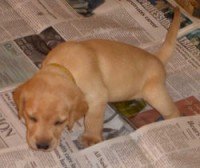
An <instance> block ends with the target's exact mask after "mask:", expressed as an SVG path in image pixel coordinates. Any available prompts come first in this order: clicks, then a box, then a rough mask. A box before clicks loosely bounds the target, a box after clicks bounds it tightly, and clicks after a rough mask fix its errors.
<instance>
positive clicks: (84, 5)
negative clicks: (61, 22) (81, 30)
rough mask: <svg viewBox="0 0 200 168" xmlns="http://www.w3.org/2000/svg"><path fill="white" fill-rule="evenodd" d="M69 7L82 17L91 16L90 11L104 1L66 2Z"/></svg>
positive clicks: (73, 0) (78, 0)
mask: <svg viewBox="0 0 200 168" xmlns="http://www.w3.org/2000/svg"><path fill="white" fill-rule="evenodd" d="M66 1H67V2H68V3H69V5H70V6H71V7H72V8H74V9H75V10H76V11H77V12H78V13H80V14H82V15H84V16H91V15H92V14H93V13H92V11H93V10H94V9H95V8H96V7H98V6H99V5H101V4H102V3H103V2H104V1H105V0H66Z"/></svg>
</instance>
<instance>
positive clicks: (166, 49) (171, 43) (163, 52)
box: [156, 7, 181, 64]
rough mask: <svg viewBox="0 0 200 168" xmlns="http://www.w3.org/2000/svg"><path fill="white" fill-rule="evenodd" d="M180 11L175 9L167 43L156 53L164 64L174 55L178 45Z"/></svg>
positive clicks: (166, 38)
mask: <svg viewBox="0 0 200 168" xmlns="http://www.w3.org/2000/svg"><path fill="white" fill-rule="evenodd" d="M180 15H181V12H180V9H179V8H178V7H175V8H174V18H173V21H172V23H171V25H170V27H169V30H168V33H167V35H166V37H165V41H164V43H163V45H162V47H161V48H160V50H159V51H158V52H157V53H156V56H157V57H158V58H159V59H160V60H161V62H162V63H163V64H166V63H167V60H168V59H169V57H170V56H171V55H172V52H173V50H174V48H175V45H176V37H177V34H178V30H179V27H180V20H181V19H180V18H181V17H180Z"/></svg>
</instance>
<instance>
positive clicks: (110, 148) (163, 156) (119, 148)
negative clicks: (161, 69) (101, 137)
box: [73, 116, 200, 168]
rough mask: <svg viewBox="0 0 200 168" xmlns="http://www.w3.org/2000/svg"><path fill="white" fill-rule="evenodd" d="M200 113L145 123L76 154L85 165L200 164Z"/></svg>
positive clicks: (158, 166)
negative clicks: (124, 134)
mask: <svg viewBox="0 0 200 168" xmlns="http://www.w3.org/2000/svg"><path fill="white" fill-rule="evenodd" d="M199 138H200V116H190V117H182V118H179V119H173V120H169V121H164V122H158V123H154V124H151V125H148V126H144V127H142V128H140V129H138V130H137V131H135V132H133V133H131V134H130V135H128V136H122V137H118V138H115V139H113V140H108V141H105V142H103V143H100V144H97V145H95V146H93V147H90V148H88V149H85V150H83V151H80V152H77V153H74V154H73V156H74V157H75V158H76V162H77V164H78V165H79V167H81V168H94V167H98V168H105V167H109V168H111V167H112V168H126V167H130V168H131V167H137V168H140V167H142V168H143V167H145V168H147V167H148V168H169V167H190V168H194V167H196V168H197V167H199V164H200V159H199V157H200V153H199V151H200V141H199Z"/></svg>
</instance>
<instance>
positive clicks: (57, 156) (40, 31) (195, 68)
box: [0, 0, 200, 168]
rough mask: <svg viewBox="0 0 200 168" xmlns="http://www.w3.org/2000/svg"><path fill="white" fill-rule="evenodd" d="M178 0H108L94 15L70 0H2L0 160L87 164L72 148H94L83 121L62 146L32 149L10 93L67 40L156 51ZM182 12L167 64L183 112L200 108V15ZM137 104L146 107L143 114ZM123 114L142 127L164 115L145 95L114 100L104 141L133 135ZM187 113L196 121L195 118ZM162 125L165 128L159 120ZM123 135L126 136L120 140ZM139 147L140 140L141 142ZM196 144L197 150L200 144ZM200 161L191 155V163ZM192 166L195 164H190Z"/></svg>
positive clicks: (34, 164) (169, 84) (65, 135)
mask: <svg viewBox="0 0 200 168" xmlns="http://www.w3.org/2000/svg"><path fill="white" fill-rule="evenodd" d="M173 5H176V4H175V2H174V1H172V0H169V1H166V0H155V1H147V0H124V1H121V0H106V1H105V2H104V3H103V4H102V5H101V6H100V7H98V8H97V9H96V10H95V11H94V15H92V16H90V17H86V18H85V17H82V16H81V15H78V14H77V13H76V12H75V11H74V10H73V9H72V8H71V7H70V6H69V5H68V4H67V2H66V0H56V1H49V0H5V1H0V8H1V11H2V12H1V14H0V15H1V17H0V22H1V26H0V28H1V35H0V53H1V54H0V137H1V138H0V139H1V141H0V157H1V159H0V162H1V163H0V165H5V166H3V167H11V168H12V167H20V168H21V167H78V166H79V165H80V164H81V165H82V161H81V160H80V161H79V160H77V159H76V157H74V156H73V155H74V153H77V154H79V150H81V151H83V154H84V155H85V153H87V151H88V150H87V149H83V146H82V145H81V142H80V140H79V137H80V135H81V133H82V131H83V121H82V120H80V121H79V122H77V123H76V125H75V126H74V128H73V130H72V131H71V132H69V131H68V130H67V129H66V130H65V131H64V132H63V135H62V138H61V143H60V146H59V147H58V148H57V149H56V150H55V151H53V152H50V153H46V152H45V153H42V152H36V151H31V150H30V149H29V147H28V146H27V145H26V135H25V133H26V128H25V125H24V123H23V121H19V119H18V116H17V111H16V107H15V104H14V102H13V100H12V96H11V93H12V91H13V89H14V88H15V87H17V86H18V85H19V84H20V83H22V82H24V81H25V80H27V79H29V78H31V76H32V75H33V74H34V73H35V72H36V71H37V70H38V69H39V68H40V66H41V62H42V61H43V60H44V59H45V56H46V55H47V53H48V52H49V51H50V50H51V49H52V48H54V47H55V46H56V45H58V44H59V43H61V42H64V41H69V40H85V39H92V38H101V39H111V40H117V41H121V42H124V43H128V44H131V45H135V46H138V47H140V48H143V49H145V50H148V51H149V52H155V51H156V50H157V49H158V48H159V46H160V45H161V43H162V41H163V40H164V37H165V34H166V32H167V28H168V27H169V25H170V21H171V19H172V15H173V14H172V6H173ZM181 12H182V22H181V28H180V31H179V35H178V40H177V47H176V51H175V52H174V56H173V57H172V58H171V59H170V61H169V63H168V65H167V66H166V70H167V81H166V85H167V88H168V90H169V93H170V95H171V96H172V97H173V99H174V101H175V102H176V104H177V106H178V107H179V109H180V111H181V113H182V115H196V114H199V113H200V94H199V91H200V89H199V88H200V78H199V76H200V74H199V73H200V59H199V58H200V40H199V39H200V21H199V20H197V19H195V18H193V17H191V16H189V15H187V13H186V12H184V10H183V9H182V10H181ZM116 111H117V112H118V113H120V115H119V114H118V113H116ZM139 111H143V112H142V113H138V112H139ZM121 116H122V117H121ZM122 118H124V119H125V120H127V121H128V122H129V124H130V125H131V126H132V127H134V128H139V127H141V126H143V125H146V124H148V123H152V122H155V121H157V120H159V119H160V114H159V113H158V112H156V111H155V110H153V109H152V108H151V107H149V106H148V105H146V103H145V102H144V101H143V100H134V101H130V102H125V103H124V102H120V103H119V104H116V103H115V104H109V105H108V106H107V109H106V115H105V120H104V123H105V124H104V129H103V132H104V133H103V135H104V139H105V140H106V139H111V138H113V139H112V140H110V141H107V142H106V143H108V144H110V143H111V142H112V141H114V142H115V139H116V138H115V137H118V136H123V135H124V137H127V140H128V139H130V140H131V141H132V139H134V138H129V137H132V134H130V132H132V131H133V128H131V127H130V125H128V124H127V123H126V122H124V120H123V119H122ZM188 119H189V120H190V119H191V120H192V121H193V120H194V121H196V119H195V117H191V118H190V117H189V118H188ZM180 120H181V119H180ZM167 122H168V121H167ZM174 122H176V120H174ZM177 122H178V120H177ZM161 123H162V122H161ZM183 125H184V124H183ZM158 126H159V127H160V128H162V126H161V125H158ZM183 127H184V126H183ZM180 128H182V124H180ZM145 129H148V127H145ZM139 130H140V129H139ZM161 130H162V129H161ZM129 134H130V136H129ZM177 135H178V133H177ZM122 139H123V138H122ZM125 139H126V138H125ZM154 140H155V139H154ZM116 141H118V140H116ZM119 141H120V142H121V140H120V139H119ZM163 141H164V139H163ZM125 142H126V141H125ZM164 142H165V143H166V142H167V140H166V141H164ZM164 142H163V143H164ZM128 143H129V141H128ZM133 147H136V145H135V142H134V145H133ZM167 147H169V146H167ZM94 148H95V147H94ZM94 148H91V150H93V149H94ZM169 148H170V147H169ZM88 149H90V148H88ZM97 150H99V147H97ZM120 150H121V149H120ZM151 150H153V149H151ZM195 150H196V151H198V148H195ZM84 151H86V152H85V153H84ZM123 151H124V150H123ZM88 153H90V152H88ZM80 155H82V154H81V153H80ZM129 155H131V154H129ZM138 155H140V154H138ZM180 155H184V153H182V154H180ZM125 156H126V152H125V151H124V157H125ZM192 156H194V155H192ZM196 156H198V155H196ZM78 157H79V156H78ZM113 157H114V156H113ZM167 157H168V155H165V157H164V158H162V159H163V160H164V161H165V163H166V164H167V163H168V160H167V159H168V158H167ZM170 157H171V155H170ZM170 157H169V160H170ZM80 158H82V157H80ZM113 159H115V158H113ZM8 160H9V161H8ZM115 160H116V159H115ZM133 160H134V159H133ZM139 160H140V159H139V158H138V159H136V161H139ZM166 160H167V161H166ZM198 160H199V159H195V158H191V160H190V162H192V161H196V162H198ZM185 161H187V160H185ZM89 162H90V161H89ZM113 162H114V161H113ZM86 164H88V163H86ZM92 164H93V163H92ZM109 164H110V163H109ZM82 166H84V164H83V165H82ZM156 166H157V165H151V166H149V167H156ZM107 167H109V166H107ZM135 167H137V166H135ZM147 167H148V166H147ZM163 167H164V166H163ZM166 167H170V166H166ZM176 167H180V166H176ZM190 167H195V165H194V166H193V165H192V164H191V165H190Z"/></svg>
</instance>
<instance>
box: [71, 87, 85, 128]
mask: <svg viewBox="0 0 200 168" xmlns="http://www.w3.org/2000/svg"><path fill="white" fill-rule="evenodd" d="M87 111H88V103H87V101H86V100H85V96H84V95H83V93H82V92H81V91H80V93H79V94H78V95H77V96H76V98H75V100H74V102H73V107H72V110H71V111H70V113H69V123H68V129H69V130H70V129H72V127H73V125H74V122H76V121H77V120H79V119H80V118H81V117H84V116H85V114H86V112H87Z"/></svg>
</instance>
